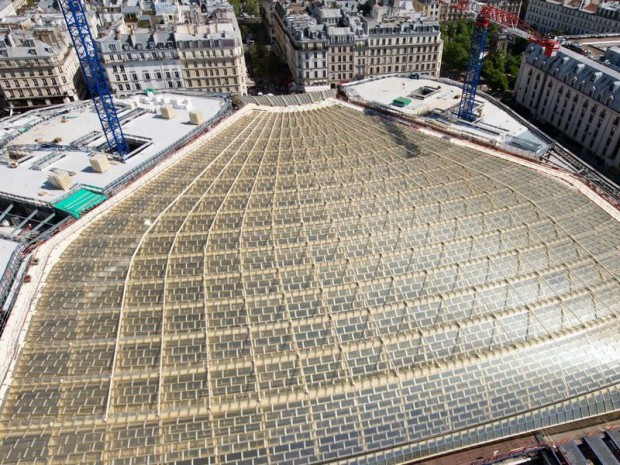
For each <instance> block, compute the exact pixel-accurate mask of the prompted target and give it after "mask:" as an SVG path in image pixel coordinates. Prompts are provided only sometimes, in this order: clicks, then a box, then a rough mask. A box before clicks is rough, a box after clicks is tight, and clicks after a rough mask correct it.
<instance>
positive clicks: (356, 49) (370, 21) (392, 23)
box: [274, 3, 443, 87]
mask: <svg viewBox="0 0 620 465" xmlns="http://www.w3.org/2000/svg"><path fill="white" fill-rule="evenodd" d="M274 10H275V11H274V13H275V14H274V39H275V40H274V42H275V45H276V47H277V49H278V51H279V53H280V55H281V56H282V58H283V60H284V61H285V62H286V63H287V64H288V66H289V69H290V71H291V74H292V75H293V78H294V80H295V82H296V83H297V84H298V85H301V86H304V87H307V86H316V85H329V84H335V83H338V82H341V81H348V80H352V79H359V78H364V77H368V76H375V75H382V74H390V73H402V72H411V73H421V74H426V75H431V76H438V75H439V68H440V65H441V54H442V50H443V42H442V40H441V36H440V30H439V22H438V21H436V20H434V19H432V18H427V17H424V16H422V15H421V14H420V13H416V12H414V11H411V10H408V11H400V10H399V9H393V8H388V7H382V6H379V5H375V6H374V7H373V11H372V16H371V17H364V16H361V15H359V14H357V13H353V12H351V11H347V10H345V9H342V8H324V7H316V8H315V7H310V8H309V11H306V10H304V9H302V8H300V7H299V5H296V4H282V3H277V4H276V6H275V9H274Z"/></svg>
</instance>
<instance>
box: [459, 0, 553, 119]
mask: <svg viewBox="0 0 620 465" xmlns="http://www.w3.org/2000/svg"><path fill="white" fill-rule="evenodd" d="M454 6H455V7H456V8H457V9H459V10H461V11H465V12H472V13H477V17H476V27H475V28H474V34H473V36H472V39H471V46H470V49H469V61H468V63H467V71H466V73H465V81H464V83H463V95H462V97H461V104H460V106H459V113H458V117H459V118H462V119H465V120H467V121H473V120H475V119H476V117H477V115H476V114H475V113H474V106H475V100H476V93H477V92H478V85H479V84H480V72H481V71H482V59H483V58H484V50H485V46H486V40H487V31H488V28H489V24H491V23H495V24H497V25H499V26H501V27H503V28H506V29H508V30H509V32H510V33H512V34H515V35H517V36H519V37H523V38H524V39H527V40H529V41H530V42H533V43H536V44H539V45H541V46H542V47H543V48H544V49H545V55H546V56H548V57H551V56H554V55H555V54H557V52H558V50H559V49H560V43H559V42H558V41H557V40H556V39H554V38H551V37H545V36H543V35H541V34H539V33H538V32H537V31H536V30H535V29H534V28H532V27H531V26H529V25H528V24H526V23H525V22H523V21H521V20H520V19H519V17H518V16H517V15H514V14H512V13H508V12H507V11H504V10H502V9H500V8H497V7H495V6H492V5H487V4H484V3H479V2H477V1H475V0H458V2H457V3H456V4H455V5H454Z"/></svg>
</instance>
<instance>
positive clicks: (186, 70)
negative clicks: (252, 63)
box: [97, 0, 247, 95]
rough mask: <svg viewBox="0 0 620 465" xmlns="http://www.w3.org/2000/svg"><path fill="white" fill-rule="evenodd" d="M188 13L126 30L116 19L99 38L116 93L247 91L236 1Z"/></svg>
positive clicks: (219, 3)
mask: <svg viewBox="0 0 620 465" xmlns="http://www.w3.org/2000/svg"><path fill="white" fill-rule="evenodd" d="M156 5H162V3H157V4H156ZM179 11H180V10H179ZM182 14H183V18H184V21H183V22H181V23H179V22H177V21H176V20H171V21H170V22H167V21H164V20H162V21H163V22H164V24H160V25H158V26H157V30H155V31H151V30H149V29H133V30H131V28H129V33H127V34H123V33H121V32H120V31H122V30H123V29H126V26H125V25H122V24H115V25H114V27H112V28H111V31H110V32H108V35H107V36H106V37H104V38H102V39H100V40H98V45H97V46H98V48H99V50H100V52H101V57H102V61H103V64H104V67H105V70H106V73H107V75H108V79H109V81H110V89H111V90H112V92H116V93H127V92H135V91H139V90H143V89H149V88H150V89H154V90H164V89H175V88H187V89H190V90H200V91H204V92H218V93H231V94H240V95H243V94H246V93H247V71H246V66H245V57H244V55H243V44H242V41H241V40H242V39H241V32H240V29H239V25H238V24H237V20H236V18H235V14H234V11H233V8H232V6H231V5H230V4H228V3H225V2H221V1H217V0H216V1H210V2H203V4H202V5H200V6H199V7H198V6H193V7H191V8H188V9H186V10H184V11H183V12H182Z"/></svg>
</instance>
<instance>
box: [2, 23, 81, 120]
mask: <svg viewBox="0 0 620 465" xmlns="http://www.w3.org/2000/svg"><path fill="white" fill-rule="evenodd" d="M39 19H40V21H38V22H37V23H31V24H30V23H29V25H28V27H27V29H16V28H15V26H14V25H4V24H3V25H2V26H0V89H1V90H2V93H3V94H4V99H5V101H6V103H7V104H8V106H9V107H10V108H12V109H14V110H17V111H21V110H26V109H30V108H35V107H41V106H46V105H54V104H59V103H69V102H72V101H75V100H78V99H79V98H80V96H84V93H85V90H84V85H83V79H82V75H81V71H80V65H79V61H78V58H77V55H76V53H75V50H74V48H73V44H72V43H71V40H70V39H69V35H68V34H67V32H66V27H65V26H64V24H61V23H58V22H54V21H52V22H49V21H44V20H41V18H39Z"/></svg>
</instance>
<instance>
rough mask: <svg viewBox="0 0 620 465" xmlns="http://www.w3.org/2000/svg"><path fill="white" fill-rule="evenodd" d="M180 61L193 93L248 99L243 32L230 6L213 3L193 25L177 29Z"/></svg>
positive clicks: (203, 9)
mask: <svg viewBox="0 0 620 465" xmlns="http://www.w3.org/2000/svg"><path fill="white" fill-rule="evenodd" d="M176 31H177V32H176V33H175V38H176V41H177V44H178V51H179V60H180V63H181V70H182V73H183V79H184V82H185V86H186V87H187V89H190V90H200V91H204V92H219V93H230V94H235V95H245V94H246V93H247V91H248V85H247V69H246V65H245V56H244V54H243V42H242V39H241V30H240V29H239V25H238V23H237V18H236V17H235V13H234V11H233V8H232V6H231V5H230V4H229V3H223V2H217V3H215V2H214V3H211V4H209V5H207V6H206V7H204V8H202V11H201V13H200V15H199V16H196V15H195V20H194V23H193V24H184V25H177V26H176Z"/></svg>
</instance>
